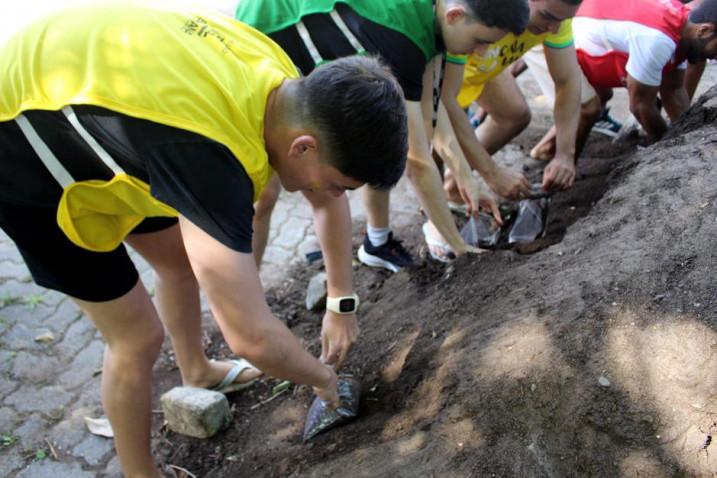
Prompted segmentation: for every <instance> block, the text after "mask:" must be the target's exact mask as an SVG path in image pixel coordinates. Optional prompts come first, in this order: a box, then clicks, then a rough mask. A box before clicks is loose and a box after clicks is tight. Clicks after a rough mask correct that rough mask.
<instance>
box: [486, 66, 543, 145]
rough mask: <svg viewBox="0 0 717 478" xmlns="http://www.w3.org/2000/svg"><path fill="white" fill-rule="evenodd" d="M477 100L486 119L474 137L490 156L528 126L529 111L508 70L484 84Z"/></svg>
mask: <svg viewBox="0 0 717 478" xmlns="http://www.w3.org/2000/svg"><path fill="white" fill-rule="evenodd" d="M477 101H478V104H479V105H480V106H481V108H483V109H484V110H486V111H487V112H488V117H487V118H486V120H485V121H484V122H483V123H481V125H480V126H479V127H478V129H477V130H476V134H477V135H478V140H479V141H480V143H481V144H482V145H483V147H484V148H485V149H486V150H487V151H488V153H490V154H493V153H495V152H496V151H498V150H499V149H500V148H502V147H503V146H505V145H506V144H507V143H508V142H509V141H510V140H512V139H513V138H515V137H516V136H517V135H518V134H519V133H520V132H521V131H523V129H525V127H526V126H528V124H529V123H530V109H529V108H528V105H527V103H526V102H525V98H524V97H523V93H522V92H521V91H520V88H518V84H517V83H516V81H515V78H513V76H512V75H511V74H510V72H509V71H508V70H504V71H503V72H501V73H500V74H499V75H498V76H496V77H495V78H493V79H492V80H490V81H489V82H488V83H486V85H485V87H484V89H483V92H482V93H481V95H480V97H478V100H477Z"/></svg>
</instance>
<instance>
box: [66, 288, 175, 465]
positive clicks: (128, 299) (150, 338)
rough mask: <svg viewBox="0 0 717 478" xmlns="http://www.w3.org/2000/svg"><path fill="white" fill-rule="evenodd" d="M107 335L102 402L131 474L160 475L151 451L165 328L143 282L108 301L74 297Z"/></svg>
mask: <svg viewBox="0 0 717 478" xmlns="http://www.w3.org/2000/svg"><path fill="white" fill-rule="evenodd" d="M74 300H75V302H76V303H77V304H78V305H79V306H80V308H81V309H82V310H83V311H84V312H85V313H86V314H87V315H88V316H89V317H90V318H91V319H92V321H93V322H94V323H95V325H96V326H97V328H98V329H99V330H100V332H101V333H102V336H103V337H104V339H105V341H106V343H107V347H106V348H105V355H104V364H103V366H102V404H103V406H104V409H105V413H107V417H108V418H109V420H110V423H111V424H112V429H113V431H114V435H115V447H116V448H117V454H118V456H119V459H120V463H121V464H122V470H123V472H124V474H125V476H127V477H128V478H140V477H141V478H145V477H152V478H153V477H160V476H161V475H160V473H159V471H158V470H157V467H156V466H155V464H154V460H153V458H152V451H151V449H150V431H151V425H152V406H151V405H152V366H153V364H154V362H155V360H157V356H158V355H159V351H160V348H161V346H162V340H163V338H164V331H163V330H162V324H161V323H160V321H159V318H158V317H157V312H156V310H155V308H154V306H153V305H152V301H151V300H150V298H149V295H148V294H147V291H146V290H145V289H144V287H143V286H142V283H141V282H137V284H136V285H135V287H134V288H133V289H132V290H131V291H130V292H128V293H127V294H125V295H124V296H122V297H120V298H118V299H114V300H111V301H108V302H85V301H82V300H78V299H74Z"/></svg>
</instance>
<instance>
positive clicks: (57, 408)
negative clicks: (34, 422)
mask: <svg viewBox="0 0 717 478" xmlns="http://www.w3.org/2000/svg"><path fill="white" fill-rule="evenodd" d="M72 398H73V396H72V394H70V393H69V392H66V391H65V390H63V389H62V388H60V387H58V386H55V385H52V386H49V387H42V388H39V387H36V386H34V385H22V386H21V387H20V388H19V389H17V390H16V391H15V392H14V393H12V394H10V395H9V396H8V397H6V398H5V403H6V404H7V405H12V406H14V407H15V409H16V410H17V411H18V412H38V413H44V414H45V415H50V416H53V417H57V416H58V415H60V412H61V411H62V409H63V408H64V407H65V405H67V404H68V403H70V401H71V400H72Z"/></svg>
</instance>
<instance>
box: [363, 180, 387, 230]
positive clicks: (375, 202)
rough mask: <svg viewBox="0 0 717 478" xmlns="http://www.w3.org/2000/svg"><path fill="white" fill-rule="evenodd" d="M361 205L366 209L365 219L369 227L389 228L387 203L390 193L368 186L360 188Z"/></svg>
mask: <svg viewBox="0 0 717 478" xmlns="http://www.w3.org/2000/svg"><path fill="white" fill-rule="evenodd" d="M362 191H363V192H362V197H363V203H364V206H365V207H366V219H367V222H368V224H369V225H370V226H371V227H375V228H381V227H389V203H390V199H391V193H390V192H389V191H380V190H378V189H374V188H372V187H370V186H364V187H363V188H362Z"/></svg>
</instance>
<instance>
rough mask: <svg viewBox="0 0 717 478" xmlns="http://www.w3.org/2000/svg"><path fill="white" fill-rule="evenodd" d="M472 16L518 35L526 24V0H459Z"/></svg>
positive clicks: (485, 23)
mask: <svg viewBox="0 0 717 478" xmlns="http://www.w3.org/2000/svg"><path fill="white" fill-rule="evenodd" d="M460 1H461V2H462V3H463V4H464V5H466V6H467V7H468V9H469V10H470V12H471V13H472V15H473V17H474V18H475V19H476V20H477V21H479V22H481V23H482V24H484V25H485V26H487V27H495V28H500V29H502V30H508V31H509V32H512V33H515V34H516V35H519V34H521V33H523V31H524V30H525V27H526V26H527V25H528V18H529V17H530V8H528V0H460Z"/></svg>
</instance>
